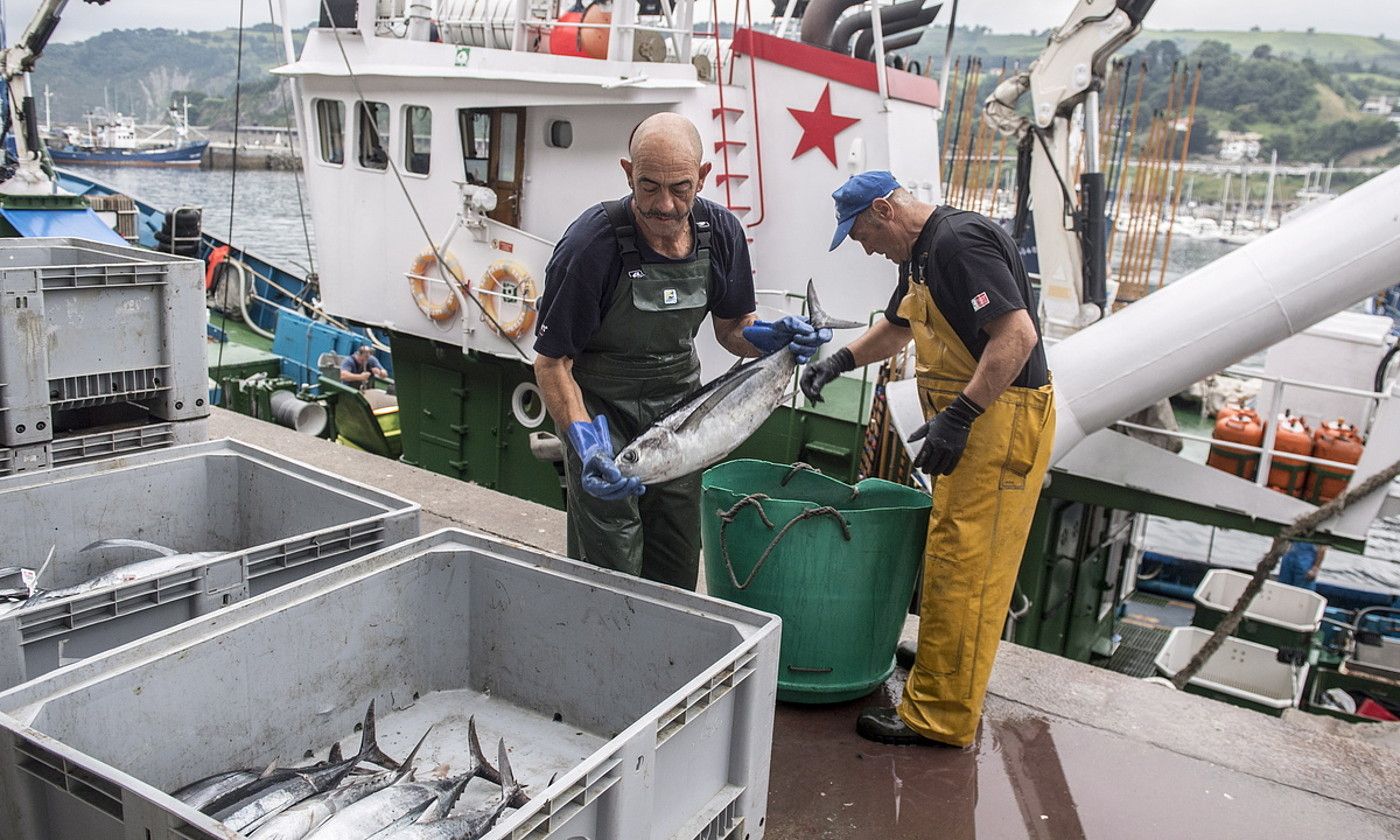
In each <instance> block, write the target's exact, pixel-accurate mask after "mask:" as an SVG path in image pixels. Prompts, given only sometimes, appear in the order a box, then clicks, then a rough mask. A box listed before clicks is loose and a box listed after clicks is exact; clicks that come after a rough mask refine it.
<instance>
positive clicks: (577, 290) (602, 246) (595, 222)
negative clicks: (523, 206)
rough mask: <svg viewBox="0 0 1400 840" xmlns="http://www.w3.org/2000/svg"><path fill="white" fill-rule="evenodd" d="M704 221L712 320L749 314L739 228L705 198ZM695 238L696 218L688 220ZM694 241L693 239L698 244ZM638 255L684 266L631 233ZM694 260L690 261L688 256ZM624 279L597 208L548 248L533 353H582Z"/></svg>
mask: <svg viewBox="0 0 1400 840" xmlns="http://www.w3.org/2000/svg"><path fill="white" fill-rule="evenodd" d="M695 201H696V204H697V205H700V204H703V205H704V210H705V211H706V212H707V213H708V216H709V219H710V290H709V309H710V314H711V315H713V316H715V317H716V318H739V317H742V316H744V315H747V314H749V313H750V312H753V311H754V292H753V266H752V263H751V262H750V261H749V245H748V240H747V239H746V238H745V235H744V226H743V224H741V223H740V222H739V219H738V218H737V217H736V216H735V215H734V214H733V213H731V212H729V211H728V210H726V209H725V208H724V207H722V206H720V205H718V204H716V203H714V202H713V201H709V200H707V199H705V198H700V197H697V198H696V200H695ZM625 203H626V208H627V216H628V218H629V219H630V218H632V200H631V197H630V196H629V197H628V198H627V199H625ZM691 216H692V219H691V232H692V234H694V226H695V222H694V212H692V214H691ZM696 241H698V239H697V240H696ZM637 250H638V251H639V252H640V253H641V257H642V261H643V262H647V263H667V262H670V263H679V262H687V261H688V259H689V258H686V259H679V260H677V259H671V258H669V257H664V256H662V255H660V254H658V253H656V252H655V251H654V250H652V248H651V246H649V245H648V244H647V241H646V237H644V236H642V234H641V232H640V231H638V233H637ZM692 256H694V254H693V252H692ZM621 273H622V255H621V254H619V253H618V250H617V237H616V236H614V235H613V229H612V226H611V225H610V224H608V214H607V211H606V210H604V209H603V205H602V204H601V203H600V204H595V205H594V206H592V207H590V208H588V209H587V210H585V211H584V212H583V215H581V216H579V217H578V218H577V219H575V220H574V223H573V224H571V225H569V229H568V230H566V231H564V237H563V238H562V239H560V240H559V244H557V245H555V246H554V255H553V256H551V257H550V258H549V265H548V266H546V267H545V270H544V294H543V295H542V296H541V298H540V317H539V321H538V323H537V324H536V326H535V336H536V338H535V352H536V353H539V354H541V355H543V356H549V357H551V358H555V359H560V358H564V357H566V356H567V357H570V358H572V357H574V356H577V355H579V354H580V353H582V352H583V350H584V349H585V348H586V347H587V346H588V343H589V342H590V341H592V340H593V336H594V334H596V333H597V331H598V325H599V324H601V323H602V320H603V313H604V312H606V311H607V309H608V304H609V303H610V302H611V301H612V296H613V292H614V290H616V289H617V278H618V275H619V274H621Z"/></svg>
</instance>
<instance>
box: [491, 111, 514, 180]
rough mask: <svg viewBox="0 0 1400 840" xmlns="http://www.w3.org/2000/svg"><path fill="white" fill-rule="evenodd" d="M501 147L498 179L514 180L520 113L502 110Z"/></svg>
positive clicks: (497, 171) (497, 170) (497, 172)
mask: <svg viewBox="0 0 1400 840" xmlns="http://www.w3.org/2000/svg"><path fill="white" fill-rule="evenodd" d="M500 119H501V135H500V140H499V143H500V149H501V161H500V164H499V165H498V166H497V169H496V180H498V181H514V180H515V165H516V160H515V158H516V142H515V138H516V134H517V133H518V132H519V130H520V115H519V114H517V113H515V112H514V111H501V112H500Z"/></svg>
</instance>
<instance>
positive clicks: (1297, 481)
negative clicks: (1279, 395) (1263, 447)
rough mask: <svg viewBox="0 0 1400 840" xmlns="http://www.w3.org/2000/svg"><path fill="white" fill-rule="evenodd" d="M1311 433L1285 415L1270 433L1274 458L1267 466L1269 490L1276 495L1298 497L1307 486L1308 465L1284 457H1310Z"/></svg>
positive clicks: (1301, 423) (1292, 417)
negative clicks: (1283, 494)
mask: <svg viewBox="0 0 1400 840" xmlns="http://www.w3.org/2000/svg"><path fill="white" fill-rule="evenodd" d="M1312 453H1313V439H1312V430H1311V429H1309V428H1308V424H1307V421H1305V420H1304V419H1303V418H1301V417H1297V416H1295V415H1292V414H1288V413H1287V412H1285V413H1283V414H1280V415H1279V418H1278V431H1277V432H1275V433H1274V457H1273V462H1272V463H1271V464H1270V466H1269V487H1270V488H1271V489H1274V490H1277V491H1279V492H1280V493H1287V494H1288V495H1290V496H1298V497H1301V496H1302V495H1303V490H1304V488H1305V486H1306V484H1307V477H1308V464H1307V462H1306V461H1299V460H1298V459H1296V458H1289V457H1286V456H1287V455H1304V456H1311V455H1312Z"/></svg>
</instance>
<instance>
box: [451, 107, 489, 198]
mask: <svg viewBox="0 0 1400 840" xmlns="http://www.w3.org/2000/svg"><path fill="white" fill-rule="evenodd" d="M457 114H458V118H459V119H460V121H461V123H462V163H463V166H464V167H465V168H466V175H467V183H469V184H486V183H488V182H489V181H490V180H491V112H490V111H458V112H457Z"/></svg>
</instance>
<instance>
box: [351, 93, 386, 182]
mask: <svg viewBox="0 0 1400 840" xmlns="http://www.w3.org/2000/svg"><path fill="white" fill-rule="evenodd" d="M358 110H359V112H360V126H359V138H360V165H361V166H365V167H368V168H370V169H385V168H387V167H388V165H389V152H388V148H389V106H388V105H385V104H384V103H383V102H361V103H360V107H359V109H358Z"/></svg>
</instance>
